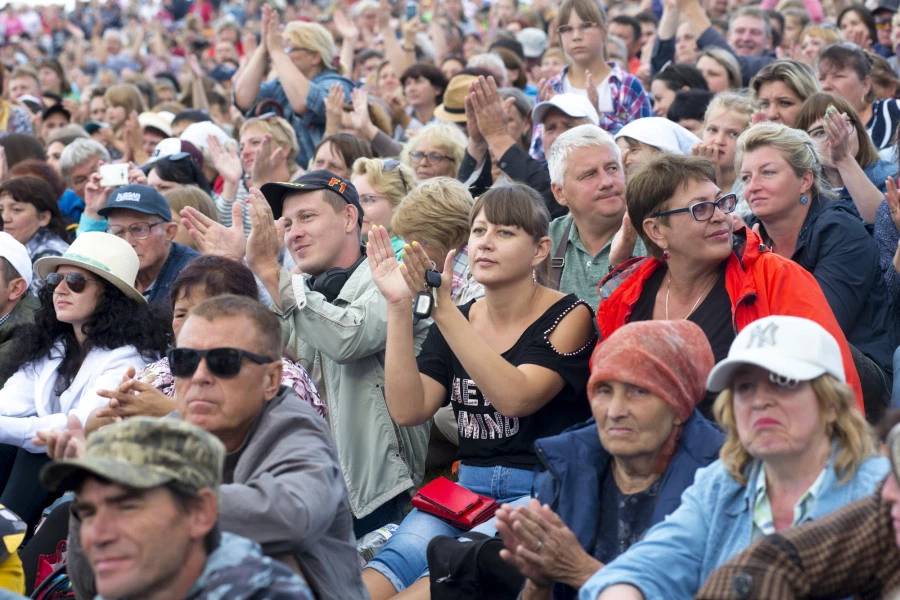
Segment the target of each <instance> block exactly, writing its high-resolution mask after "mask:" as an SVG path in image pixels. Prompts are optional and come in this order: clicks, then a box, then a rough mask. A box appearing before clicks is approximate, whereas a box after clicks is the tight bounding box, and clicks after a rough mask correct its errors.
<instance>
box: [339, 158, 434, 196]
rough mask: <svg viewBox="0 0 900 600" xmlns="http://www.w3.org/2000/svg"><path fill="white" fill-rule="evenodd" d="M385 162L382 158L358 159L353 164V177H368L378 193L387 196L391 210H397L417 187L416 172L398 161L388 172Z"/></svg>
mask: <svg viewBox="0 0 900 600" xmlns="http://www.w3.org/2000/svg"><path fill="white" fill-rule="evenodd" d="M385 162H387V161H385V160H383V159H381V158H357V159H356V162H354V163H353V177H356V176H365V177H367V178H368V179H369V185H371V186H372V187H373V188H374V189H375V191H376V192H378V193H379V194H384V195H385V196H387V198H388V200H389V201H390V202H391V208H397V206H398V205H399V204H400V202H401V201H402V200H403V197H404V196H406V194H408V193H409V192H410V190H412V189H413V188H414V187H416V184H417V183H418V181H417V180H416V172H415V171H413V170H412V169H410V168H409V167H407V166H406V165H404V164H398V163H397V162H396V161H394V164H396V167H395V168H393V169H390V170H387V171H386V170H385V168H384V163H385Z"/></svg>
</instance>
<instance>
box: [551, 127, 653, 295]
mask: <svg viewBox="0 0 900 600" xmlns="http://www.w3.org/2000/svg"><path fill="white" fill-rule="evenodd" d="M548 166H549V170H550V181H551V182H552V183H551V185H552V189H553V195H554V196H555V197H556V201H557V202H559V204H560V205H562V206H566V207H568V208H569V214H568V215H565V216H563V217H559V218H556V219H554V220H553V222H552V223H550V239H551V240H552V241H553V249H552V250H551V257H552V258H551V261H550V278H551V281H552V283H554V284H555V287H557V288H558V289H559V290H560V291H563V292H566V293H573V294H575V295H576V296H578V297H579V298H581V299H582V300H584V301H585V302H587V303H588V304H590V305H591V306H592V307H593V308H594V310H597V305H598V304H599V303H600V296H599V295H598V292H597V286H598V285H599V283H600V281H601V280H602V279H603V278H604V277H606V276H607V275H608V274H609V272H610V271H611V270H612V267H615V266H617V265H619V264H620V263H622V262H624V261H626V260H628V259H629V258H631V257H632V254H633V253H634V252H637V254H638V255H639V256H643V255H644V254H646V250H645V249H644V245H643V243H642V242H641V241H640V240H638V239H637V232H636V231H635V230H634V228H633V227H631V224H630V223H629V222H627V221H625V222H623V218H624V215H625V170H624V169H623V168H622V158H621V153H620V151H619V148H618V146H616V143H615V141H613V138H612V136H610V135H609V134H608V133H607V132H606V131H604V130H602V129H600V128H599V127H594V126H593V125H579V126H578V127H575V128H574V129H570V130H569V131H567V132H565V133H563V134H562V135H561V136H559V137H558V138H556V143H555V144H553V147H552V148H550V153H549V163H548ZM616 232H620V233H619V235H616Z"/></svg>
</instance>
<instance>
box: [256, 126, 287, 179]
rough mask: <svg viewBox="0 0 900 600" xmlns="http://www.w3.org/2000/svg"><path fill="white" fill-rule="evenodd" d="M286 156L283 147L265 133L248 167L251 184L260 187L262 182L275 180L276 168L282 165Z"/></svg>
mask: <svg viewBox="0 0 900 600" xmlns="http://www.w3.org/2000/svg"><path fill="white" fill-rule="evenodd" d="M286 156H287V150H286V149H285V147H284V146H281V145H276V144H275V143H274V142H273V141H272V136H271V134H268V133H267V134H266V135H265V137H263V141H262V143H260V145H259V149H258V150H257V151H256V158H255V159H254V160H253V166H252V167H250V179H251V181H252V182H253V185H254V186H255V187H261V186H262V185H263V184H266V183H269V182H270V181H275V180H276V179H277V177H276V173H277V170H278V168H279V167H282V166H284V163H285V158H286Z"/></svg>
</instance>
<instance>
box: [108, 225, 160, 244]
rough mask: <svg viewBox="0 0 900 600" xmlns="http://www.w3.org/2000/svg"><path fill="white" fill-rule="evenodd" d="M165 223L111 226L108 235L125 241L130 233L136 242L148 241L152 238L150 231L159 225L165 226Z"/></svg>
mask: <svg viewBox="0 0 900 600" xmlns="http://www.w3.org/2000/svg"><path fill="white" fill-rule="evenodd" d="M164 223H165V221H157V222H156V223H134V224H132V225H129V226H128V227H119V226H118V225H110V226H109V227H107V228H106V233H111V234H113V235H114V236H116V237H118V238H122V239H123V240H124V239H125V235H126V234H128V233H130V234H131V237H132V238H134V239H136V240H146V239H147V238H148V237H150V230H151V229H153V228H154V227H156V226H157V225H162V224H164Z"/></svg>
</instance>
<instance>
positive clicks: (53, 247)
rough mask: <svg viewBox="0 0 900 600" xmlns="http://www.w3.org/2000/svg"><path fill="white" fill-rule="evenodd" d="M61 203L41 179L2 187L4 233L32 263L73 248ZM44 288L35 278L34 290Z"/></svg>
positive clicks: (20, 180) (26, 178)
mask: <svg viewBox="0 0 900 600" xmlns="http://www.w3.org/2000/svg"><path fill="white" fill-rule="evenodd" d="M57 200H58V198H57V197H56V194H54V193H53V189H52V188H51V187H50V184H48V183H47V182H46V181H44V180H43V179H38V178H37V177H31V176H22V177H13V178H12V179H8V180H7V181H6V182H4V183H3V184H2V185H0V217H2V218H3V231H5V232H6V233H8V234H10V235H11V236H13V237H14V238H15V239H16V241H17V242H19V243H20V244H23V245H24V246H25V249H26V250H28V257H29V258H30V259H31V261H32V262H35V261H37V260H38V259H39V258H43V257H45V256H59V255H60V254H62V253H63V252H65V251H66V250H67V249H68V248H69V242H68V240H69V239H70V238H69V233H68V231H66V223H65V221H64V220H63V217H62V214H61V213H60V212H59V205H58V204H57ZM40 286H41V282H40V279H39V278H37V277H35V278H34V279H33V280H32V284H31V291H32V292H33V293H37V291H38V289H39V288H40Z"/></svg>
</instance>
